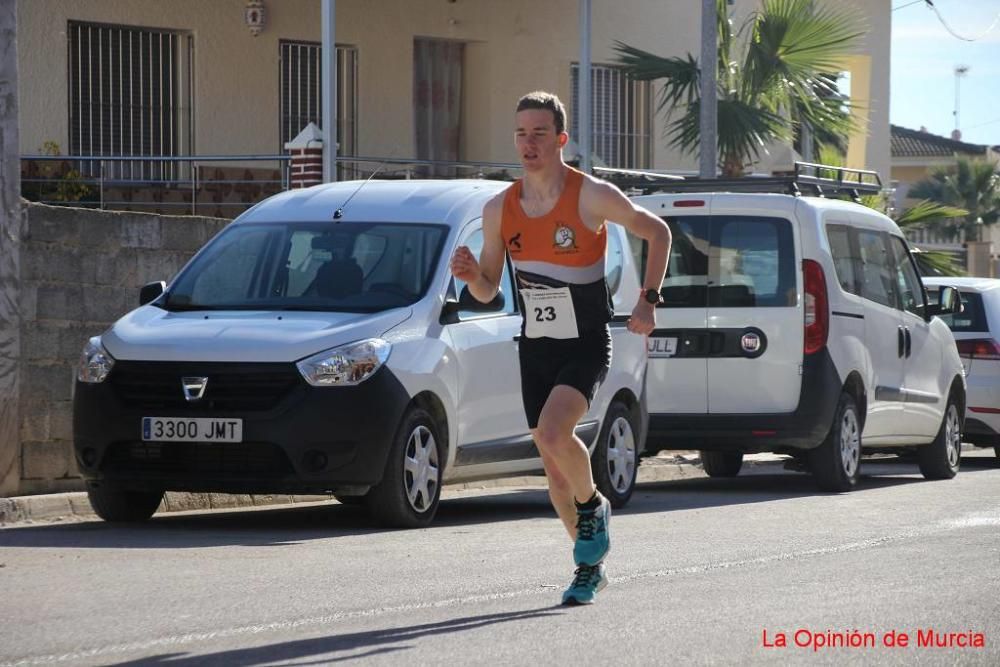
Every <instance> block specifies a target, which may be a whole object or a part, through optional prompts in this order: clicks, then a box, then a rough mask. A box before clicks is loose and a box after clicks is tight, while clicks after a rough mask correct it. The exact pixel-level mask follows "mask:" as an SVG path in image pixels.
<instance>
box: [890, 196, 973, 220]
mask: <svg viewBox="0 0 1000 667" xmlns="http://www.w3.org/2000/svg"><path fill="white" fill-rule="evenodd" d="M968 214H969V212H968V211H967V210H965V209H964V208H958V207H955V206H947V205H945V204H940V203H938V202H935V201H930V200H929V199H923V200H921V201H919V202H917V203H916V204H914V205H913V206H911V207H910V208H908V209H906V210H905V211H903V212H902V213H901V214H900V215H899V216H898V217H897V218H896V224H897V225H899V226H900V227H921V226H925V225H930V224H934V223H937V222H943V221H945V220H951V219H954V218H962V217H964V216H966V215H968Z"/></svg>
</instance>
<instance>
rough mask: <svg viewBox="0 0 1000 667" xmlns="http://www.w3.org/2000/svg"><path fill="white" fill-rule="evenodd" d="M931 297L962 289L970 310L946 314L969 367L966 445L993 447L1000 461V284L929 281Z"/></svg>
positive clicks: (972, 280)
mask: <svg viewBox="0 0 1000 667" xmlns="http://www.w3.org/2000/svg"><path fill="white" fill-rule="evenodd" d="M924 284H925V285H926V286H927V289H928V292H929V294H928V296H929V297H930V300H931V301H932V302H935V301H936V299H937V296H938V294H937V292H938V288H939V286H941V285H952V286H954V287H957V288H958V289H959V291H960V292H961V294H962V300H963V302H964V303H965V308H964V309H963V311H962V312H961V313H958V314H955V315H941V316H940V317H941V319H943V320H944V321H945V323H947V325H948V326H949V327H950V328H951V331H952V333H953V334H954V335H955V343H956V345H957V346H958V355H959V357H961V358H962V365H963V366H964V367H965V376H966V382H967V383H968V403H967V405H966V408H965V434H964V438H963V439H964V441H965V442H968V443H970V444H973V445H977V446H979V447H992V448H993V451H994V452H995V453H996V455H997V457H998V458H1000V280H997V279H994V278H955V277H938V278H930V277H928V278H924Z"/></svg>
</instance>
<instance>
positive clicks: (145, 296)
mask: <svg viewBox="0 0 1000 667" xmlns="http://www.w3.org/2000/svg"><path fill="white" fill-rule="evenodd" d="M166 289H167V284H166V283H165V282H163V281H162V280H157V281H156V282H153V283H146V284H145V285H143V286H142V287H140V288H139V305H140V306H145V305H146V304H147V303H150V302H151V301H155V300H156V299H157V298H158V297H159V296H160V295H161V294H163V292H164V290H166Z"/></svg>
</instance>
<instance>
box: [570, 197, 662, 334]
mask: <svg viewBox="0 0 1000 667" xmlns="http://www.w3.org/2000/svg"><path fill="white" fill-rule="evenodd" d="M581 203H582V204H583V207H584V208H585V209H586V211H587V212H588V213H590V214H591V215H592V216H593V217H596V218H600V219H602V220H609V221H611V222H616V223H618V224H619V225H621V226H622V227H624V228H625V229H626V230H628V232H629V233H630V234H633V235H635V236H638V237H639V238H641V239H644V240H645V241H646V242H647V244H648V246H649V254H648V255H647V258H646V275H645V276H644V279H643V281H642V289H643V290H647V289H655V290H657V291H659V290H660V287H661V286H662V285H663V276H664V275H665V274H666V272H667V259H668V258H669V257H670V244H671V240H672V239H671V235H670V228H669V227H668V226H667V223H665V222H664V221H663V220H661V219H660V218H658V217H656V216H655V215H653V214H652V213H650V212H649V211H647V210H646V209H644V208H642V207H640V206H636V205H635V204H633V203H632V201H631V200H630V199H629V198H628V197H626V196H625V195H624V194H622V191H621V190H619V189H618V188H617V187H615V186H614V185H612V184H611V183H607V182H604V181H598V180H596V179H589V178H588V179H587V181H586V187H585V188H584V191H583V197H581ZM636 297H637V303H636V305H635V308H634V309H633V310H632V317H631V319H630V320H629V323H628V329H629V331H632V332H633V333H639V334H646V335H649V334H650V333H652V331H653V329H654V328H655V327H656V317H655V315H656V305H655V304H651V303H649V302H648V301H646V299H645V298H644V297H643V295H642V294H641V293H640V294H637V295H636Z"/></svg>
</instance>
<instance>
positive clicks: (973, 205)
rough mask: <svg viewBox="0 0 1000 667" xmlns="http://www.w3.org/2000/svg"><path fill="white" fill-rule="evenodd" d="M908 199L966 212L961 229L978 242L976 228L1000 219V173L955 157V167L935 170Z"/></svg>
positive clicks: (985, 164) (987, 164)
mask: <svg viewBox="0 0 1000 667" xmlns="http://www.w3.org/2000/svg"><path fill="white" fill-rule="evenodd" d="M909 196H911V197H920V198H923V199H930V200H933V201H936V202H940V203H942V204H947V205H950V206H958V207H961V208H964V209H965V213H964V214H962V215H961V216H954V217H956V218H961V224H960V227H961V229H963V230H964V231H965V238H966V239H967V240H969V241H974V240H978V238H979V237H978V227H979V225H980V223H981V224H984V225H991V224H993V223H994V222H996V221H997V219H998V218H1000V174H998V173H997V167H996V165H994V164H993V163H991V162H988V161H987V160H973V159H970V158H966V157H960V158H958V161H957V162H956V163H955V166H949V167H938V168H936V169H934V170H933V171H932V172H931V175H930V176H929V177H927V178H925V179H924V180H922V181H919V182H917V183H915V184H914V186H913V187H912V188H910V192H909Z"/></svg>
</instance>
